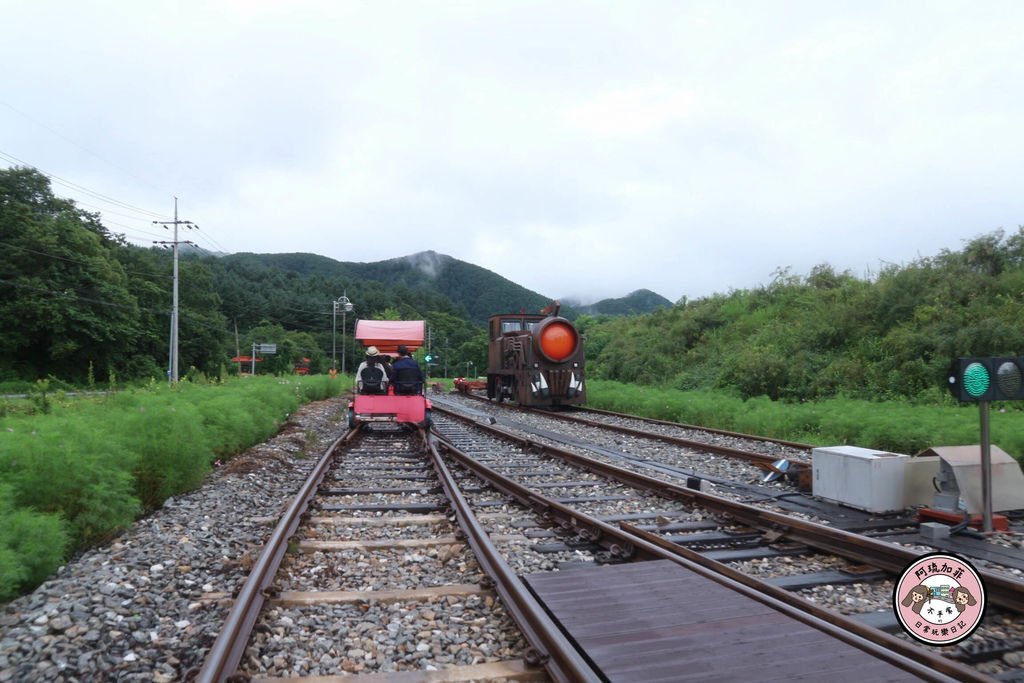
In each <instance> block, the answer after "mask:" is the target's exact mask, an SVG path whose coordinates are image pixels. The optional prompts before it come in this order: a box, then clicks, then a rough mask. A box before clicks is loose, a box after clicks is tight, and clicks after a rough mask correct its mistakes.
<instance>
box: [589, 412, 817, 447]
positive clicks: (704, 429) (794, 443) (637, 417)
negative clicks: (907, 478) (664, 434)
mask: <svg viewBox="0 0 1024 683" xmlns="http://www.w3.org/2000/svg"><path fill="white" fill-rule="evenodd" d="M573 412H582V413H597V414H598V415H610V416H612V417H624V418H628V419H630V420H639V421H641V422H650V423H652V424H658V425H665V426H666V427H678V428H680V429H693V430H695V431H698V432H711V433H712V434H721V435H722V436H734V437H737V438H740V439H750V440H751V441H769V442H771V443H777V444H779V445H780V446H789V447H790V448H799V449H802V450H805V451H809V450H811V449H812V448H814V446H812V445H811V444H808V443H801V442H799V441H787V440H785V439H775V438H772V437H770V436H754V435H753V434H744V433H743V432H732V431H729V430H728V429H717V428H715V427H701V426H700V425H691V424H686V423H685V422H671V421H669V420H658V419H656V418H653V417H644V416H642V415H628V414H626V413H616V412H615V411H613V410H602V409H600V408H581V407H579V406H576V407H575V408H574V410H573Z"/></svg>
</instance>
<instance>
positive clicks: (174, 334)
mask: <svg viewBox="0 0 1024 683" xmlns="http://www.w3.org/2000/svg"><path fill="white" fill-rule="evenodd" d="M153 222H154V223H156V224H157V225H162V226H164V228H165V229H166V228H167V226H168V225H173V226H174V240H173V241H170V242H157V241H154V242H153V244H165V245H166V244H170V245H173V248H174V295H173V297H172V304H171V349H170V368H169V369H168V370H167V373H168V375H167V379H168V381H169V382H177V381H178V245H179V244H191V245H193V246H195V242H189V241H188V240H183V241H180V242H179V241H178V226H179V225H184V226H186V227H187V228H189V229H192V228H196V227H199V226H197V225H196V224H195V223H193V222H192V221H179V220H178V198H177V197H175V198H174V220H173V221H153Z"/></svg>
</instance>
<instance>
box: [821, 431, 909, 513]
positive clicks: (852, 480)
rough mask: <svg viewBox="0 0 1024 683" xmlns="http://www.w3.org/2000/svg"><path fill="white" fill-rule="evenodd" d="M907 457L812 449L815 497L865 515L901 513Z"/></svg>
mask: <svg viewBox="0 0 1024 683" xmlns="http://www.w3.org/2000/svg"><path fill="white" fill-rule="evenodd" d="M909 459H910V457H909V456H906V455H900V454H897V453H886V452H885V451H876V450H872V449H870V448H859V447H857V446H828V447H825V448H815V449H814V450H813V466H812V467H813V472H814V480H813V483H812V485H811V490H812V492H813V493H814V495H815V496H819V497H821V498H824V499H825V500H830V501H833V502H836V503H842V504H843V505H849V506H850V507H855V508H859V509H861V510H867V511H868V512H891V511H894V510H902V509H903V508H904V507H905V506H906V505H905V502H904V500H905V492H904V488H905V485H904V471H905V467H906V462H907V460H909Z"/></svg>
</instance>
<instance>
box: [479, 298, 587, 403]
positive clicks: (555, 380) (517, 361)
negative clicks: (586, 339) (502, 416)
mask: <svg viewBox="0 0 1024 683" xmlns="http://www.w3.org/2000/svg"><path fill="white" fill-rule="evenodd" d="M558 309H559V303H558V302H557V301H556V302H554V303H552V304H551V305H550V306H548V307H546V308H545V309H543V310H542V311H541V312H540V314H535V313H504V314H500V315H492V316H491V317H490V319H489V322H488V338H489V343H488V349H487V398H489V399H491V400H493V401H498V402H499V403H500V402H501V401H506V400H509V401H515V402H517V403H518V404H519V405H521V406H564V405H576V404H581V403H583V402H584V401H585V400H586V387H585V385H584V372H583V359H584V354H583V339H582V338H581V337H580V333H579V331H578V330H577V329H576V326H575V325H573V324H572V323H571V322H570V321H568V320H566V319H565V318H562V317H560V316H559V315H558Z"/></svg>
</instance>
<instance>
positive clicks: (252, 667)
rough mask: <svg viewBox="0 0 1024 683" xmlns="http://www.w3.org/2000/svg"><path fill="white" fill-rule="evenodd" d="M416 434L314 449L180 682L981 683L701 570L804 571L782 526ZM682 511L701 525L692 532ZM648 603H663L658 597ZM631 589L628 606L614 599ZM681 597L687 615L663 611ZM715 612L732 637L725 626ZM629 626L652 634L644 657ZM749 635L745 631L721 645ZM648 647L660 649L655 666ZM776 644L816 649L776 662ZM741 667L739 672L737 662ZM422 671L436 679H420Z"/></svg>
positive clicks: (703, 497)
mask: <svg viewBox="0 0 1024 683" xmlns="http://www.w3.org/2000/svg"><path fill="white" fill-rule="evenodd" d="M436 408H437V406H436V404H435V409H436ZM435 421H436V423H437V427H436V431H437V434H438V436H439V438H438V439H431V440H425V438H424V437H423V436H418V437H415V438H411V437H409V436H403V435H401V434H398V433H387V432H385V433H380V434H379V433H377V432H376V431H370V430H364V433H363V434H361V435H360V436H358V437H357V436H350V437H348V439H350V441H344V442H343V441H340V440H339V442H337V443H336V444H334V445H333V446H332V447H331V449H330V451H329V452H328V454H325V456H324V457H323V458H322V462H321V463H320V465H318V467H317V468H316V470H314V473H313V475H312V476H311V477H310V481H309V482H307V484H306V485H304V487H303V491H302V492H301V493H300V496H299V497H298V498H297V500H296V502H295V503H293V504H292V505H291V506H289V508H288V510H287V511H286V513H285V514H284V515H283V516H282V518H281V520H280V522H279V523H278V525H277V529H275V531H274V533H273V534H272V535H271V539H270V541H271V543H270V545H268V548H267V549H266V550H264V551H263V553H262V554H261V555H260V559H259V560H258V561H257V563H256V565H255V566H254V567H253V570H252V574H251V576H250V579H249V581H247V583H246V585H245V586H243V588H242V589H241V590H240V592H239V593H238V602H237V603H236V606H235V607H234V608H233V609H232V612H231V615H230V616H229V617H228V620H227V622H226V624H225V628H224V630H223V631H222V634H221V636H220V637H218V640H217V642H216V643H215V644H214V647H213V648H212V649H211V652H210V656H209V658H208V659H207V662H206V664H205V665H204V667H203V670H202V672H201V673H200V674H199V675H198V677H197V680H211V681H212V680H226V679H227V678H228V677H229V676H233V675H243V676H247V677H251V678H253V679H254V680H265V679H270V678H273V677H277V676H281V675H305V676H310V675H320V676H326V675H341V674H364V675H368V674H369V673H370V672H375V671H376V672H380V674H381V675H383V673H384V672H388V671H391V672H395V673H392V674H388V675H390V676H393V678H388V679H387V680H395V681H398V680H406V679H403V678H401V677H400V676H401V673H400V672H401V671H403V670H406V671H413V670H415V671H418V672H419V673H418V674H416V675H417V676H420V677H419V678H411V679H409V680H471V679H472V680H492V679H498V678H503V679H506V680H547V679H548V678H549V677H550V678H551V679H553V680H570V681H577V680H579V681H584V680H684V675H691V676H693V677H694V678H695V679H697V680H700V679H707V678H709V677H711V676H712V674H718V675H719V676H721V675H722V674H723V672H725V674H724V675H729V674H728V672H733V673H734V674H736V675H740V674H739V673H738V672H740V671H742V667H744V666H746V667H751V668H750V669H749V671H750V672H754V671H759V672H761V673H762V674H764V673H765V672H766V671H773V672H775V674H777V675H778V676H779V677H791V676H792V675H796V674H799V673H800V672H801V671H803V672H804V673H806V671H808V670H811V667H825V668H826V669H827V668H828V667H834V668H835V670H836V671H839V670H843V671H847V672H849V671H858V672H861V674H863V675H867V676H868V678H869V679H871V680H874V679H875V678H876V677H875V676H873V675H871V673H872V672H874V673H877V679H878V680H904V679H906V680H910V679H925V680H989V679H987V678H986V677H985V676H984V674H982V673H980V672H979V671H978V670H976V669H972V668H970V667H967V666H964V665H963V664H961V663H958V662H956V661H953V660H951V659H950V658H948V657H941V656H937V655H934V654H932V653H930V652H927V651H926V650H924V649H923V648H919V647H917V646H915V645H911V644H909V643H907V642H905V641H903V640H901V639H899V638H896V637H893V636H891V635H889V634H886V633H884V632H882V631H880V630H878V629H877V628H874V627H873V626H872V625H870V624H869V623H866V622H865V621H864V620H857V619H854V618H848V617H845V616H843V615H839V614H837V613H835V612H832V611H829V610H825V609H823V608H821V607H819V606H817V605H815V604H814V603H812V602H809V601H807V600H801V599H799V598H794V595H793V590H791V589H792V588H793V586H792V585H789V586H779V585H772V584H771V583H766V582H761V581H758V580H757V579H753V578H751V577H750V576H748V575H747V574H745V573H744V572H742V571H740V570H738V569H733V568H729V567H725V566H724V565H723V564H722V562H720V561H719V559H721V557H722V556H721V554H719V555H718V558H719V559H714V558H715V557H716V556H715V554H714V553H715V551H734V552H735V551H739V552H741V553H746V555H747V557H748V560H747V561H754V560H757V559H758V556H757V554H756V553H757V552H765V551H767V554H766V555H764V556H763V557H793V556H798V555H799V554H800V553H803V552H806V548H808V547H811V546H810V543H809V541H808V538H806V535H807V534H809V532H807V531H806V530H803V529H802V528H801V527H800V526H799V525H794V524H792V523H791V520H789V519H776V518H771V517H770V516H769V517H768V518H767V519H768V521H767V522H764V521H763V520H764V518H762V517H760V516H761V515H762V514H764V513H765V511H763V510H761V511H758V513H757V514H758V516H759V518H760V519H762V522H761V523H766V524H767V525H768V527H769V530H768V532H766V531H764V530H763V529H758V528H757V527H755V526H753V525H752V524H751V522H752V519H748V518H747V515H753V514H755V513H753V512H752V511H750V510H745V508H743V507H736V508H732V509H731V511H728V512H727V511H724V510H722V509H717V508H715V507H714V503H713V501H712V500H711V499H713V498H715V497H714V496H708V494H705V493H701V492H700V491H696V490H692V489H686V488H685V487H675V489H663V486H664V484H663V482H658V481H657V480H653V478H648V479H650V481H648V480H646V479H644V478H643V475H639V474H637V473H629V472H628V471H627V470H622V472H615V473H614V474H615V476H617V477H619V479H617V480H611V479H609V476H610V475H609V472H611V470H609V469H608V468H609V466H608V465H602V464H596V465H595V464H594V462H583V461H582V460H580V459H579V458H580V457H581V456H578V455H575V456H574V455H569V456H568V457H567V458H566V459H565V460H564V461H563V460H562V459H561V458H562V454H557V456H556V455H555V454H554V453H553V451H552V449H551V447H550V446H548V445H545V444H539V443H537V442H528V441H523V440H517V439H516V438H510V437H509V436H508V435H506V434H501V433H500V432H499V433H494V432H493V431H492V433H491V434H489V435H483V434H482V433H481V429H483V428H485V427H486V428H489V429H491V430H493V429H494V427H493V426H491V425H478V424H475V421H474V420H473V419H469V420H456V419H453V418H450V417H443V416H440V415H438V414H437V413H435ZM553 456H555V457H557V458H558V459H557V460H556V459H553ZM566 462H569V463H571V466H568V465H565V464H564V463H566ZM595 462H596V461H595ZM554 463H557V465H554ZM563 468H567V471H563ZM502 469H504V470H506V471H507V472H511V473H513V476H503V475H501V474H500V473H499V470H502ZM615 469H621V468H615ZM623 473H624V474H623ZM652 487H653V488H652ZM655 489H657V490H655ZM314 492H315V493H316V495H315V497H314V495H313V493H314ZM698 504H699V505H701V506H703V507H702V508H701V509H702V510H704V512H702V513H701V512H697V513H695V512H694V510H695V509H696V506H697V505H698ZM737 505H741V504H737ZM747 507H748V508H749V507H750V506H747ZM774 514H778V513H774ZM778 516H779V517H784V516H783V515H778ZM829 531H831V532H833V536H832V537H831V540H829V541H817V542H819V543H822V544H825V545H828V543H832V544H833V545H838V544H839V543H840V540H842V541H844V542H845V541H847V540H848V539H846V538H845V537H844V536H842V534H843V533H844V532H839V531H838V530H835V529H831V530H829ZM774 534H777V535H774ZM835 534H839V536H838V538H839V539H840V540H837V537H836V536H835ZM846 535H847V536H851V535H852V534H846ZM875 543H877V541H876V542H875ZM801 546H802V547H803V550H801ZM858 547H859V550H854V551H850V550H848V549H846V550H845V552H847V553H850V552H852V553H853V554H855V555H856V554H857V553H860V554H863V555H864V556H865V557H867V556H870V557H871V558H872V559H874V556H873V555H871V553H874V552H875V551H876V550H877V548H874V547H873V546H870V544H869V545H867V546H865V545H863V544H861V545H859V546H858ZM751 552H754V555H752V556H751ZM264 558H266V560H264ZM846 564H847V565H848V564H849V563H848V562H847V563H846ZM844 566H845V565H844ZM399 567H401V568H402V569H401V571H399V569H398V568H399ZM410 568H411V569H410ZM556 569H557V570H558V571H555V572H552V571H551V570H556ZM410 571H411V572H412V574H413V576H406V574H407V573H408V572H410ZM837 571H838V570H837ZM392 572H397V573H398V574H399V575H400V576H399V578H397V579H395V578H391V573H392ZM833 573H835V572H833ZM424 583H425V584H426V585H424ZM658 585H664V586H669V587H671V588H670V589H666V590H667V593H665V594H661V593H658V591H657V590H656V589H655V588H654V587H655V586H658ZM636 586H641V587H646V588H642V590H641V591H640V592H639V593H636V592H635V591H634V592H633V593H630V587H636ZM1016 588H1017V589H1018V590H1019V588H1020V587H1019V586H1016ZM651 591H654V593H651ZM645 592H646V595H647V600H646V602H645V598H644V593H645ZM654 594H657V595H658V596H659V598H658V600H657V601H655V602H654V603H652V602H651V601H650V599H649V598H650V596H651V595H654ZM712 595H714V598H713V599H712V597H711V596H712ZM680 596H689V598H688V602H687V603H686V604H685V605H682V607H681V606H680V603H679V602H678V600H679V598H680ZM693 596H703V597H702V598H701V599H704V600H705V601H706V602H708V603H709V604H706V605H705V607H704V610H705V611H704V613H703V614H704V616H703V617H700V618H698V619H697V620H696V621H692V620H691V621H690V622H687V621H686V618H683V619H681V620H680V618H679V615H680V614H683V615H684V616H685V615H690V616H691V617H693V615H699V614H701V609H700V605H699V604H696V605H695V604H694V603H693V600H692V599H691V598H693ZM673 600H675V602H673ZM243 603H244V604H243ZM659 603H660V604H659ZM450 606H455V607H454V610H455V611H454V613H449V611H448V609H447V608H448V607H450ZM730 609H733V610H735V611H736V614H739V615H743V616H742V618H741V617H738V616H737V617H736V619H735V620H733V621H732V622H730V620H729V619H728V618H727V617H726V613H727V612H729V610H730ZM310 610H312V612H311V611H310ZM707 610H711V611H712V612H713V613H714V614H715V615H716V616H714V617H712V616H709V613H708V612H707ZM467 612H471V617H470V618H469V619H467V618H466V613H467ZM638 615H642V619H648V618H651V617H652V616H653V617H657V618H659V619H660V618H664V619H666V620H667V621H666V622H665V623H664V624H663V627H662V628H661V629H660V630H658V633H659V635H658V636H657V638H655V639H654V640H653V641H652V640H651V639H650V637H649V636H650V635H651V634H650V631H651V629H650V628H647V627H640V626H637V624H639V623H640V621H638V619H640V616H638ZM673 615H675V616H673ZM609 616H610V617H611V619H610V621H609V620H607V619H606V620H605V622H603V625H602V626H601V627H600V628H591V629H590V630H589V631H588V629H587V624H594V623H597V621H599V620H600V618H602V617H609ZM734 616H735V615H734ZM427 617H429V618H427ZM510 618H511V620H510ZM687 618H689V617H687ZM750 619H753V620H754V621H755V622H757V623H761V622H762V621H763V624H764V628H763V629H743V628H738V625H740V624H743V623H747V624H749V622H750ZM709 620H710V621H709ZM759 620H760V621H759ZM467 621H468V622H469V623H471V625H472V626H473V627H475V628H477V629H482V630H484V631H486V632H492V633H494V634H501V635H494V636H493V640H492V642H496V643H502V644H503V645H502V646H501V647H496V648H483V649H480V648H477V650H476V651H474V650H473V648H472V647H471V646H469V645H466V646H465V647H462V646H460V645H463V644H465V643H466V642H468V641H467V640H463V641H462V643H460V642H458V641H459V638H460V637H461V636H460V635H459V634H458V627H454V626H453V624H465V623H467ZM512 622H514V624H513V623H512ZM643 623H647V624H649V623H650V622H648V621H645V622H643ZM709 623H714V624H715V625H716V628H718V629H719V630H718V631H716V633H715V634H714V636H713V637H714V639H715V640H714V645H715V647H712V648H707V647H702V648H701V651H700V653H698V652H696V651H693V652H690V653H688V654H687V656H686V657H685V658H681V657H680V656H679V652H678V650H677V648H678V647H680V643H687V642H688V643H689V644H690V645H691V646H693V645H699V644H701V643H704V637H705V636H707V637H711V636H710V634H709V633H707V628H708V624H709ZM339 624H340V625H339ZM769 624H770V625H769ZM253 628H254V633H246V631H247V630H249V631H252V630H253ZM620 628H625V629H626V631H628V633H625V632H622V631H621V630H617V629H620ZM666 629H667V630H666ZM656 630H657V629H656ZM765 630H767V631H768V632H769V633H774V634H777V635H779V637H780V638H781V640H779V641H778V642H772V641H771V639H770V638H769V637H768V636H766V635H765V633H764V631H765ZM478 632H479V631H478ZM670 632H671V634H670ZM451 633H454V634H455V635H453V636H450V635H449V634H451ZM614 633H618V636H616V637H615V638H610V637H608V636H609V634H614ZM332 634H338V635H339V636H341V638H340V642H336V641H337V638H334V637H332ZM602 634H604V635H602ZM670 636H671V637H670ZM304 638H310V639H313V640H314V641H315V640H316V639H318V638H319V639H320V640H323V641H327V642H324V643H323V644H322V646H319V649H318V648H317V646H309V645H304V646H303V647H302V648H298V649H301V650H303V651H307V650H308V651H312V652H321V651H322V653H323V654H322V655H320V656H319V657H315V656H310V657H307V658H305V659H302V660H295V661H292V660H290V659H289V656H288V653H289V651H292V650H295V649H296V648H295V647H293V646H294V643H295V641H296V640H297V639H304ZM659 638H660V639H661V640H660V641H659V640H658V639H659ZM666 638H668V639H669V640H671V641H672V643H673V645H672V646H671V647H670V648H669V650H668V651H661V650H663V649H664V648H662V645H665V644H666V643H668V642H669V640H665V639H666ZM679 638H681V639H682V640H678V639H679ZM787 638H788V639H790V640H791V641H792V640H793V639H796V640H797V641H800V642H805V643H806V642H814V643H817V644H818V645H817V646H814V647H811V648H810V649H809V650H807V651H803V652H794V651H793V650H792V648H788V647H786V646H785V641H786V639H787ZM687 639H689V640H687ZM332 642H336V644H335V645H333V646H332V645H331V643H332ZM657 642H661V645H651V644H652V643H657ZM386 643H398V644H400V645H401V646H402V652H401V653H395V652H394V648H391V646H390V645H387V646H386V645H385V644H386ZM624 643H629V644H628V645H624ZM646 646H650V647H653V650H652V651H651V653H650V654H649V656H646V657H638V656H637V655H636V653H637V652H638V650H637V649H636V648H638V647H646ZM743 647H747V648H753V654H751V655H750V656H749V657H747V656H746V655H738V654H737V651H742V648H743ZM389 648H391V649H389ZM659 648H661V650H659ZM737 648H740V649H739V650H737ZM657 652H661V654H657ZM757 653H760V654H757ZM822 653H827V655H828V656H824V655H823V654H822ZM776 655H777V656H776ZM478 660H480V661H478ZM487 660H492V661H487ZM681 662H687V663H688V664H687V667H688V670H687V671H681V670H680V665H681ZM473 667H478V668H473ZM485 667H489V668H485ZM637 667H641V668H639V669H638V668H637ZM765 667H767V668H765ZM844 667H845V668H844ZM431 669H443V670H444V671H443V673H442V672H440V671H439V672H438V673H437V674H436V676H437V678H436V679H435V678H429V677H428V676H432V675H435V674H431V673H429V671H430V670H431ZM826 669H822V671H826ZM638 675H639V677H637V676H638ZM825 675H827V671H826V674H825ZM442 676H444V677H443V678H442ZM460 676H461V677H460ZM631 676H632V678H631ZM759 677H760V678H761V679H766V678H767V676H764V675H762V676H759ZM317 680H329V679H317ZM346 680H348V679H346ZM367 680H371V679H369V678H368V679H367ZM372 680H383V679H372Z"/></svg>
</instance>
